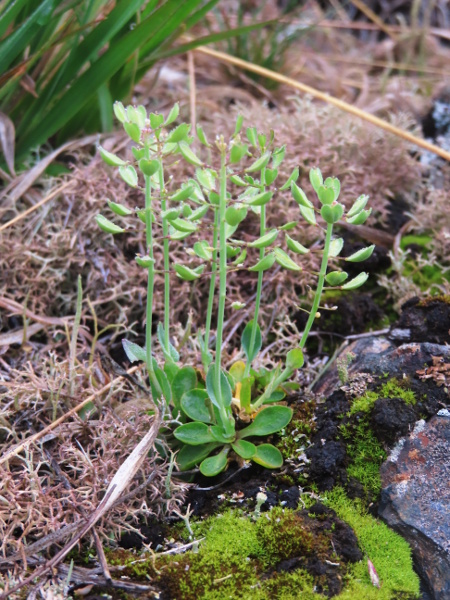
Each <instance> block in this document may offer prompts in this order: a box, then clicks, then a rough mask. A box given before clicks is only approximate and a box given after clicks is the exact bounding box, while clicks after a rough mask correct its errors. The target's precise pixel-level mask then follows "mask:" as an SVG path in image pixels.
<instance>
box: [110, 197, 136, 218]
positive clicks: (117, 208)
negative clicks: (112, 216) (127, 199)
mask: <svg viewBox="0 0 450 600" xmlns="http://www.w3.org/2000/svg"><path fill="white" fill-rule="evenodd" d="M107 202H108V206H109V208H110V209H111V210H112V211H113V213H116V215H119V216H121V217H126V216H127V215H131V213H132V212H133V211H132V210H131V209H129V208H127V207H126V206H123V205H122V204H117V202H113V201H112V200H108V201H107Z"/></svg>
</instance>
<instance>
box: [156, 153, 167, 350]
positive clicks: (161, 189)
mask: <svg viewBox="0 0 450 600" xmlns="http://www.w3.org/2000/svg"><path fill="white" fill-rule="evenodd" d="M158 175H159V193H160V196H161V211H162V212H164V211H165V210H166V208H167V198H166V190H165V185H164V168H163V164H162V154H161V153H160V156H159V172H158ZM162 229H163V254H164V348H163V350H164V354H166V353H168V352H169V341H170V338H169V333H170V260H169V224H168V222H167V219H166V218H165V217H163V218H162Z"/></svg>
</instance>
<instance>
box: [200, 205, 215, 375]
mask: <svg viewBox="0 0 450 600" xmlns="http://www.w3.org/2000/svg"><path fill="white" fill-rule="evenodd" d="M218 219H219V211H218V210H217V208H215V209H214V225H213V242H212V245H213V256H212V261H211V279H210V282H209V296H208V308H207V310H206V326H205V340H204V346H203V348H202V363H203V368H204V369H205V371H206V370H207V369H208V367H209V364H210V362H211V355H210V353H209V337H210V334H211V318H212V311H213V306H214V294H215V289H216V275H217V258H218V251H217V244H218V236H219V224H218Z"/></svg>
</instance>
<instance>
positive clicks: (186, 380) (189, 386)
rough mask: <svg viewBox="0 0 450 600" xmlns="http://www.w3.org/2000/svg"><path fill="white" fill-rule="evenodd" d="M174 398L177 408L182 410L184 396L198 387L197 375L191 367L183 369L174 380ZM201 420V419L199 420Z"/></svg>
mask: <svg viewBox="0 0 450 600" xmlns="http://www.w3.org/2000/svg"><path fill="white" fill-rule="evenodd" d="M171 385H172V397H173V402H174V404H175V406H176V408H180V402H181V398H182V397H183V394H185V393H186V392H189V391H191V390H193V389H195V388H196V387H197V373H196V372H195V369H194V367H190V366H189V365H187V366H185V367H181V369H180V370H179V371H178V373H177V374H176V375H175V377H174V378H173V380H172V384H171ZM199 420H200V419H199Z"/></svg>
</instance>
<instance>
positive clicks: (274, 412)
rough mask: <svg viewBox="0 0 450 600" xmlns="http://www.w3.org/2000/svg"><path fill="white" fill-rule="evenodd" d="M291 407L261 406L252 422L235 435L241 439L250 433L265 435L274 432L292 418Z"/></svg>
mask: <svg viewBox="0 0 450 600" xmlns="http://www.w3.org/2000/svg"><path fill="white" fill-rule="evenodd" d="M292 414H293V411H292V408H289V407H288V406H268V407H267V408H263V409H262V410H261V411H260V412H259V413H258V414H257V415H256V417H255V420H254V421H253V423H251V424H250V425H249V426H248V427H245V428H244V429H241V430H240V431H238V432H237V437H238V438H239V439H243V438H246V437H249V436H251V435H257V436H266V435H270V434H272V433H276V432H277V431H280V430H281V429H283V427H286V425H287V424H288V423H289V421H290V420H291V419H292Z"/></svg>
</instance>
